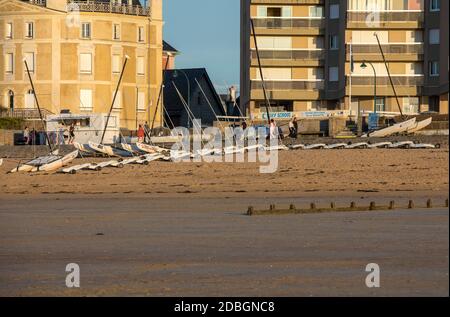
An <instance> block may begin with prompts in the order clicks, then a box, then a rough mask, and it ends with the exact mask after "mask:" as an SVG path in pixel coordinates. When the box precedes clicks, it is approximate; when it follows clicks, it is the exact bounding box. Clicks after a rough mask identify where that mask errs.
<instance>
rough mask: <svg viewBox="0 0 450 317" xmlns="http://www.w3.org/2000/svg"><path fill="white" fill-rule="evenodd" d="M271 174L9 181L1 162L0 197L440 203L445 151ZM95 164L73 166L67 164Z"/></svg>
mask: <svg viewBox="0 0 450 317" xmlns="http://www.w3.org/2000/svg"><path fill="white" fill-rule="evenodd" d="M278 154H279V158H278V161H279V165H278V170H277V172H276V173H273V174H261V173H260V171H259V167H260V165H262V164H264V163H205V162H202V163H176V164H174V163H170V162H152V163H151V164H150V165H149V166H139V165H128V166H125V168H123V169H116V168H107V169H104V170H102V171H100V172H93V171H81V172H79V173H78V174H76V175H63V174H57V173H52V174H47V173H35V174H29V173H25V174H9V175H6V174H5V173H6V171H8V170H10V169H12V168H14V167H15V165H16V164H17V163H16V162H15V161H12V160H5V163H4V165H3V166H2V167H1V170H0V179H1V182H0V196H8V195H38V194H47V195H48V194H62V195H69V194H97V195H101V194H112V195H117V196H122V195H126V196H128V195H139V196H140V195H144V196H157V197H161V196H170V197H179V196H181V197H184V196H193V197H236V196H237V197H242V196H244V197H291V196H292V197H296V196H302V195H307V194H311V193H315V194H317V195H319V196H322V197H333V196H356V197H359V196H360V195H361V193H366V194H367V193H379V194H385V195H392V194H395V195H398V194H399V193H401V194H403V195H414V194H415V193H423V192H427V193H430V194H432V195H434V196H436V195H440V196H447V194H446V193H447V192H448V188H449V186H448V177H449V174H448V163H449V155H448V148H447V149H444V148H443V149H434V150H392V149H390V150H385V149H380V150H351V151H345V150H334V151H333V150H331V151H330V150H317V151H281V152H279V153H278ZM99 160H101V159H92V158H85V159H77V160H76V161H75V162H74V163H73V164H82V163H87V162H95V161H99Z"/></svg>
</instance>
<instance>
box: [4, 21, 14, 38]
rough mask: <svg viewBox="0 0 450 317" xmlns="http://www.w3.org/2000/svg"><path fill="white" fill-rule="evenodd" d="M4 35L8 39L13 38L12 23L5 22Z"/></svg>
mask: <svg viewBox="0 0 450 317" xmlns="http://www.w3.org/2000/svg"><path fill="white" fill-rule="evenodd" d="M5 37H6V38H7V39H9V40H10V39H12V38H13V24H12V23H6V32H5Z"/></svg>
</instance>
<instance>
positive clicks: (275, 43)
mask: <svg viewBox="0 0 450 317" xmlns="http://www.w3.org/2000/svg"><path fill="white" fill-rule="evenodd" d="M257 43H258V49H262V50H277V49H292V38H291V37H270V36H265V37H258V38H257Z"/></svg>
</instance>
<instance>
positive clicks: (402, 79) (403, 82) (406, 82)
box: [346, 75, 424, 96]
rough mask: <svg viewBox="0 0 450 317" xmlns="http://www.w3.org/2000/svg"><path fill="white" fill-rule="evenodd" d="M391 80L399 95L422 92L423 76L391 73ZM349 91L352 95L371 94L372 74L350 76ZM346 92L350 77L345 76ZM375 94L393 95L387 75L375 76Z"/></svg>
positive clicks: (372, 86) (372, 85)
mask: <svg viewBox="0 0 450 317" xmlns="http://www.w3.org/2000/svg"><path fill="white" fill-rule="evenodd" d="M391 77H392V81H393V83H394V87H395V90H396V91H397V94H398V95H399V96H418V95H420V94H421V93H422V89H423V84H424V76H423V75H411V76H399V75H393V76H391ZM351 82H352V86H351V91H352V94H353V95H354V96H373V93H374V78H373V77H372V76H370V77H367V76H357V75H353V76H352V80H351ZM346 89H347V94H349V93H350V77H349V76H347V87H346ZM377 94H378V96H394V91H393V89H392V86H391V83H390V81H389V77H387V76H382V77H377Z"/></svg>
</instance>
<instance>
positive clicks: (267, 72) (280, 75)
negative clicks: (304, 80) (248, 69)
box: [256, 68, 292, 81]
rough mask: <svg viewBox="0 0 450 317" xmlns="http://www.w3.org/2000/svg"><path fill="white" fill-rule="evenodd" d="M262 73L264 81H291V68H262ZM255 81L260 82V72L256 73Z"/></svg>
mask: <svg viewBox="0 0 450 317" xmlns="http://www.w3.org/2000/svg"><path fill="white" fill-rule="evenodd" d="M262 73H263V76H264V80H274V81H277V80H291V79H292V69H291V68H263V69H262ZM256 80H261V74H260V72H257V73H256Z"/></svg>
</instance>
